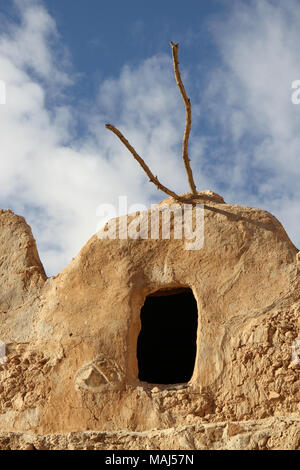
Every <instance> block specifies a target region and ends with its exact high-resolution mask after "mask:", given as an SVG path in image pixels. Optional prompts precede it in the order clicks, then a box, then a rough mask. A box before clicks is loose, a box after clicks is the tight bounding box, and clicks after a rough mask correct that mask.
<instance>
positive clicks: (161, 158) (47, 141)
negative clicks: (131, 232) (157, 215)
mask: <svg viewBox="0 0 300 470" xmlns="http://www.w3.org/2000/svg"><path fill="white" fill-rule="evenodd" d="M16 4H17V6H18V9H19V13H20V15H21V22H20V25H12V26H11V27H10V30H9V31H7V32H6V33H3V34H1V36H0V70H1V79H2V80H4V81H5V82H6V88H7V104H6V105H5V106H1V107H0V129H1V130H0V133H1V154H2V158H1V160H0V198H1V206H2V207H10V208H12V209H13V210H15V211H16V212H17V213H19V214H21V215H24V216H25V217H26V219H27V221H28V223H30V225H31V226H32V228H33V232H34V235H35V237H36V239H37V243H38V248H39V252H40V256H41V259H42V262H43V263H44V265H45V268H46V270H47V273H48V274H49V275H53V274H56V273H57V272H59V270H61V269H62V268H63V267H64V266H66V264H67V263H68V262H69V261H71V259H72V257H73V256H75V255H76V254H77V252H78V251H79V250H80V248H81V247H82V246H83V245H84V243H86V241H87V240H88V239H89V237H90V236H91V235H92V234H93V233H94V232H95V231H96V228H97V225H98V223H99V220H98V219H97V217H96V209H97V207H98V205H99V204H100V203H109V202H114V203H116V202H117V199H118V196H119V195H123V194H126V195H127V196H128V199H129V201H128V202H129V204H132V203H138V202H139V203H143V204H147V205H148V206H150V203H151V202H156V201H158V200H160V199H163V198H164V197H165V196H164V194H163V193H161V192H158V191H157V190H156V188H155V187H154V186H153V187H152V186H151V184H150V183H148V179H147V177H146V176H145V175H144V173H143V171H142V169H141V168H140V167H139V166H138V164H137V162H135V161H134V160H133V158H132V156H131V155H130V154H129V152H128V151H127V150H126V149H125V148H124V147H123V146H122V144H121V143H120V142H119V141H118V140H117V139H116V137H115V136H114V135H112V134H110V133H109V131H108V130H106V129H105V128H104V124H105V122H106V121H107V120H108V121H109V120H110V119H111V121H112V122H113V123H114V124H115V125H117V126H119V127H120V129H121V130H122V131H123V132H124V133H125V134H126V136H127V138H128V139H129V140H130V141H131V142H132V144H133V145H134V146H135V147H136V149H137V151H138V152H140V154H141V156H142V157H143V158H144V159H145V160H146V161H147V163H148V164H149V165H150V166H151V169H152V170H153V172H156V174H157V175H158V176H159V178H160V179H161V181H162V182H163V183H165V184H166V185H170V186H172V188H174V189H176V190H181V191H185V190H186V186H185V185H186V183H185V180H184V177H182V175H183V166H182V165H183V164H182V161H181V157H180V152H181V150H180V145H179V144H180V141H181V139H182V134H183V130H184V119H185V117H184V116H185V114H184V107H183V103H182V102H181V100H180V97H179V95H178V91H177V89H176V84H175V81H174V77H173V76H172V68H171V60H170V58H169V57H166V56H156V57H153V58H151V59H148V60H145V62H143V63H142V64H140V65H139V66H137V67H135V68H130V67H128V66H126V67H124V69H123V70H122V71H121V74H120V77H119V78H116V79H111V80H106V81H105V82H104V83H102V84H101V85H100V88H99V96H98V101H97V103H96V105H95V106H94V107H93V106H92V105H91V106H90V109H89V113H88V114H86V115H84V114H81V116H80V117H81V119H85V121H86V124H87V125H88V127H89V133H87V135H85V136H80V138H79V139H77V140H76V139H73V138H72V121H73V120H76V119H77V118H78V115H79V114H80V113H84V111H83V110H81V109H74V108H70V107H69V106H68V105H67V104H64V87H66V86H67V85H69V84H71V83H72V75H71V73H70V70H68V67H69V65H68V64H65V63H64V62H61V61H58V60H57V56H56V54H57V45H60V43H59V42H57V41H58V33H57V31H56V26H55V22H54V20H53V19H52V18H51V17H50V16H49V14H48V13H47V11H46V10H45V8H44V7H43V5H42V4H41V3H40V2H35V1H29V2H25V3H24V2H20V1H18V2H16ZM55 90H59V94H60V98H59V99H57V100H56V105H54V106H53V105H52V106H51V107H50V105H49V103H48V101H49V94H50V95H51V94H53V92H54V93H55ZM52 101H53V100H52Z"/></svg>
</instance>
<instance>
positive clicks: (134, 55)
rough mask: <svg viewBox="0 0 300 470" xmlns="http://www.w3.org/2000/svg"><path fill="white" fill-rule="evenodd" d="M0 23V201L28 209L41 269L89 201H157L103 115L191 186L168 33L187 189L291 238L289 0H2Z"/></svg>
mask: <svg viewBox="0 0 300 470" xmlns="http://www.w3.org/2000/svg"><path fill="white" fill-rule="evenodd" d="M0 25H1V26H0V80H4V81H5V83H6V92H7V101H6V104H5V105H0V124H1V125H0V139H1V146H2V149H1V150H2V151H1V159H0V207H2V208H11V209H13V210H14V211H15V212H16V213H18V214H21V215H23V216H25V218H26V220H27V222H28V223H29V224H30V225H31V227H32V229H33V233H34V236H35V238H36V240H37V244H38V249H39V252H40V256H41V259H42V262H43V263H44V266H45V268H46V271H47V273H48V275H54V274H57V273H58V272H59V271H60V270H61V269H62V268H63V267H65V266H66V265H67V264H68V263H69V262H70V261H71V259H72V257H74V256H75V255H76V254H77V253H78V251H79V250H80V249H81V247H82V246H83V245H84V243H86V241H87V240H88V239H89V238H90V236H92V235H93V233H95V231H96V228H97V226H98V223H99V220H98V219H97V215H96V211H97V207H98V206H99V204H101V203H116V202H117V198H118V196H119V195H127V196H128V199H129V204H132V203H141V204H145V205H146V206H147V207H150V205H151V203H154V202H158V201H159V200H162V199H164V197H165V195H164V194H163V193H160V192H158V191H157V190H156V189H155V188H154V186H153V185H151V184H150V183H148V181H147V178H146V176H145V175H144V174H143V172H142V170H141V169H140V168H139V167H138V165H137V163H136V162H135V161H133V159H132V157H131V155H130V154H129V153H128V151H127V150H126V149H125V148H123V147H122V146H121V144H120V143H119V142H118V141H117V139H116V137H115V136H113V135H110V133H109V131H107V130H106V129H105V128H104V124H105V122H111V123H113V124H115V125H116V126H117V127H119V128H120V129H121V130H122V132H123V133H124V134H125V135H126V136H127V138H128V139H129V140H130V142H131V143H132V144H133V145H134V146H135V147H136V149H137V151H138V152H139V153H140V155H141V156H142V157H143V158H145V160H146V161H147V163H148V164H149V166H150V167H151V169H152V170H153V172H154V173H155V174H157V175H158V176H159V178H160V180H161V181H162V182H163V183H164V184H165V185H166V186H168V187H171V188H172V189H173V190H175V191H178V192H186V191H187V190H188V187H187V183H186V176H185V172H184V169H183V166H182V160H181V140H182V136H183V131H184V124H185V110H184V106H183V103H182V100H181V97H180V95H179V93H178V90H177V88H176V84H175V80H174V76H173V69H172V61H171V48H170V45H169V41H170V40H172V41H174V42H179V44H180V48H179V60H180V67H181V71H182V76H183V80H184V83H185V86H186V89H187V93H188V95H189V97H190V98H191V101H192V132H191V137H190V156H191V159H192V167H193V170H194V176H195V180H196V184H197V188H198V189H199V190H203V189H211V190H213V191H215V192H218V193H219V194H221V195H222V196H223V197H224V198H225V200H226V201H227V202H229V203H233V204H244V205H248V206H255V207H260V208H263V209H266V210H268V211H270V212H271V213H273V214H274V215H275V216H277V217H278V218H279V220H280V221H281V222H282V223H283V225H284V227H285V229H286V230H287V232H288V234H289V236H290V238H291V239H292V241H293V242H294V243H295V245H296V246H298V247H299V246H300V226H299V224H298V220H299V213H300V209H299V201H300V188H299V176H300V163H299V155H300V132H299V129H300V105H295V104H293V103H292V102H291V95H292V89H291V84H292V81H294V80H297V79H300V65H299V64H300V60H299V59H300V57H299V55H300V48H299V46H298V45H299V39H300V9H299V8H298V2H297V1H296V0H287V1H286V2H284V3H283V2H280V1H275V0H260V1H255V0H253V1H251V0H249V1H244V0H238V1H234V0H233V1H223V0H210V1H201V2H200V1H196V0H189V1H188V2H185V3H183V2H179V1H174V0H173V1H169V0H164V2H158V1H152V2H144V1H136V0H134V1H130V0H129V1H127V2H124V1H121V0H116V1H115V2H104V1H102V0H85V1H84V0H72V1H71V0H44V1H42V0H0Z"/></svg>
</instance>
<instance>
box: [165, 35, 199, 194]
mask: <svg viewBox="0 0 300 470" xmlns="http://www.w3.org/2000/svg"><path fill="white" fill-rule="evenodd" d="M170 44H171V47H172V55H173V66H174V75H175V80H176V82H177V85H178V87H179V90H180V93H181V96H182V99H183V101H184V105H185V110H186V121H185V131H184V136H183V141H182V158H183V161H184V166H185V170H186V173H187V177H188V182H189V185H190V188H191V191H192V193H193V194H197V189H196V185H195V182H194V178H193V173H192V169H191V166H190V158H189V155H188V141H189V136H190V130H191V123H192V111H191V102H190V100H189V98H188V97H187V94H186V92H185V89H184V86H183V83H182V80H181V76H180V72H179V62H178V48H179V44H174V43H173V42H172V41H171V42H170Z"/></svg>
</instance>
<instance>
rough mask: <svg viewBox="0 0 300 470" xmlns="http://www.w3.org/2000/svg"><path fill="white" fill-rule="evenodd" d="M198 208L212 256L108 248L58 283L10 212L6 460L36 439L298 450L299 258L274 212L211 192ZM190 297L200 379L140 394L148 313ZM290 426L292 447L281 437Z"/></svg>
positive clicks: (6, 227) (167, 243)
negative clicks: (155, 302)
mask: <svg viewBox="0 0 300 470" xmlns="http://www.w3.org/2000/svg"><path fill="white" fill-rule="evenodd" d="M197 202H199V203H202V204H204V223H205V226H204V244H203V247H202V248H201V249H199V250H187V249H186V245H185V243H186V240H184V239H183V240H177V239H171V240H163V239H158V240H149V239H139V238H137V239H127V240H119V239H116V240H108V239H106V240H105V239H104V240H101V239H99V237H97V235H95V236H94V237H92V238H91V240H90V241H89V242H88V243H87V244H86V245H85V246H84V247H83V248H82V250H81V251H80V253H79V254H78V255H77V256H76V257H75V258H74V260H73V261H72V262H71V263H70V264H69V266H67V267H66V268H65V269H64V270H63V271H62V272H61V273H60V274H59V275H58V276H55V277H53V278H49V279H46V276H45V274H44V270H43V267H42V265H41V263H40V260H39V257H38V254H37V251H36V247H35V242H34V239H33V237H32V234H31V230H30V228H29V227H28V225H27V224H26V222H25V221H24V219H23V218H21V217H18V216H16V215H14V214H13V213H12V212H10V211H1V212H0V224H1V233H0V237H1V244H0V315H1V327H0V339H1V340H2V341H3V342H5V343H6V345H7V362H6V363H5V364H0V428H1V430H2V437H1V436H0V447H1V448H5V446H6V447H11V448H25V447H26V445H27V444H26V442H27V441H26V439H27V437H26V436H31V437H30V439H31V440H30V439H29V441H28V446H29V448H30V446H34V447H36V448H38V446H45V448H72V446H75V447H76V446H77V447H78V448H128V449H129V448H132V449H134V448H151V447H153V448H161V449H167V448H181V449H184V448H265V447H266V448H280V446H282V448H297V446H299V432H300V431H299V429H300V428H299V411H300V408H299V398H300V367H299V364H298V363H297V361H294V362H293V361H292V350H293V344H295V343H294V342H295V340H296V339H300V333H299V330H300V315H299V313H300V295H299V294H300V276H299V267H300V265H299V253H298V250H297V249H296V248H295V246H294V245H293V244H292V243H291V241H290V240H289V238H288V236H287V234H286V232H285V231H284V229H283V227H282V225H281V224H280V223H279V222H278V220H277V219H276V218H275V217H273V216H272V215H271V214H269V213H268V212H266V211H263V210H259V209H256V208H250V207H241V206H237V205H230V204H226V203H224V201H223V199H222V198H221V197H220V196H218V195H215V194H214V193H211V192H202V193H199V196H198V199H197ZM173 203H174V201H173V200H172V199H167V200H165V201H163V203H161V205H170V204H173ZM151 214H152V213H151V211H149V212H148V213H147V214H145V213H144V214H143V216H146V215H148V216H149V217H150V216H151ZM176 217H177V216H176ZM133 219H134V217H133V216H131V217H129V223H130V222H131V221H132V220H133ZM173 224H174V221H173ZM181 286H189V287H190V288H191V289H192V290H193V293H194V296H195V298H196V300H197V305H198V314H199V320H198V332H197V356H196V362H195V369H194V373H193V376H192V378H191V380H190V382H189V383H188V384H181V385H178V386H164V385H159V384H148V383H146V382H140V381H139V380H138V364H137V358H136V344H137V337H138V334H139V331H140V310H141V307H142V306H143V303H144V301H145V298H146V296H147V295H148V294H150V293H152V292H154V291H156V290H158V289H168V288H175V287H181ZM251 423H252V424H251ZM284 426H286V429H289V432H288V434H289V436H292V437H291V438H290V437H286V438H284V434H285V433H283V435H282V436H281V437H280V432H279V429H281V428H282V429H283V428H284ZM245 430H246V431H245ZM87 431H88V432H87ZM92 431H93V432H92ZM94 431H95V432H94ZM96 431H97V432H96ZM100 431H101V432H100ZM3 433H4V434H3ZM27 433H30V434H27ZM31 433H35V434H36V436H35V437H34V439H33V438H32V434H31ZM69 433H71V434H69ZM93 436H96V437H95V438H94V437H93ZM174 436H175V437H174ZM207 436H209V437H207ZM255 436H256V437H257V439H256V437H255ZM293 436H294V437H293ZM32 439H33V440H32ZM98 439H99V441H98ZM253 439H254V440H253ZM255 439H256V440H255ZM284 439H286V440H284ZM297 439H298V440H297ZM296 441H297V442H296ZM24 446H25V447H24ZM101 446H102V447H101ZM157 446H159V447H157ZM172 446H175V447H172ZM188 446H190V447H188ZM193 446H194V447H193Z"/></svg>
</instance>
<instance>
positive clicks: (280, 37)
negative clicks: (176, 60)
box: [206, 0, 300, 246]
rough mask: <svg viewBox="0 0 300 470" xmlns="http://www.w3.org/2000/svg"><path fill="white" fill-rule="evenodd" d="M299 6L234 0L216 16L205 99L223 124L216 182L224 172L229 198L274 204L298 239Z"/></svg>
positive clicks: (215, 121)
mask: <svg viewBox="0 0 300 470" xmlns="http://www.w3.org/2000/svg"><path fill="white" fill-rule="evenodd" d="M298 6H299V5H298V2H296V1H293V0H290V1H289V2H285V3H283V2H280V1H268V0H259V1H258V0H255V1H251V2H248V3H241V2H235V3H234V5H233V7H232V9H231V11H230V14H229V15H228V18H226V19H225V20H224V18H222V19H221V20H217V21H216V22H214V23H212V31H213V33H214V35H215V38H216V43H217V46H218V48H219V50H220V53H221V58H222V61H221V64H220V65H219V67H218V68H216V69H215V70H214V71H213V73H212V75H211V80H210V82H209V85H208V88H207V95H206V100H207V103H208V106H209V107H210V112H211V114H210V118H211V119H212V121H211V122H212V123H213V124H214V125H217V126H219V128H218V130H219V133H220V134H219V135H218V144H217V146H215V147H214V151H215V154H216V155H222V157H223V158H222V159H221V161H220V162H219V168H218V175H217V181H219V185H221V184H222V183H221V178H222V177H223V182H224V183H225V184H226V185H227V187H226V191H225V192H227V194H224V195H225V197H227V199H230V200H232V201H233V202H239V201H242V202H243V203H248V204H249V205H250V204H252V205H256V206H258V207H263V208H265V209H269V210H271V211H273V213H274V214H275V215H277V216H278V217H279V218H280V219H281V221H282V222H284V223H285V227H286V229H287V231H288V233H289V235H290V236H291V238H292V240H293V241H294V243H296V244H298V246H299V245H300V227H299V225H298V224H297V223H296V222H295V220H298V219H299V216H300V187H299V176H300V157H299V155H300V132H299V130H300V106H295V105H293V104H292V102H291V95H292V91H293V90H292V88H291V85H292V82H293V80H296V79H299V78H300V67H299V47H298V44H299V35H300V33H299V31H300V12H299V8H298ZM212 168H213V165H212V166H211V167H210V170H212ZM219 178H220V179H219ZM225 178H226V179H225ZM224 180H225V181H224Z"/></svg>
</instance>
